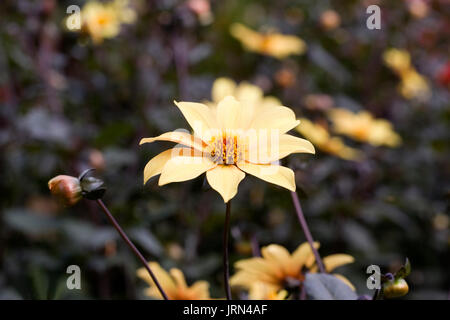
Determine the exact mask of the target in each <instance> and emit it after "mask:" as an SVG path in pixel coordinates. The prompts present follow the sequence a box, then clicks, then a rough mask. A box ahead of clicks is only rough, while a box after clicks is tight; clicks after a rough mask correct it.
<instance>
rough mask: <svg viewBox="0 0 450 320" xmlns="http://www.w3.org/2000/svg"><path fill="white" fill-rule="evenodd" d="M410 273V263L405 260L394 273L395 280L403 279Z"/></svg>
mask: <svg viewBox="0 0 450 320" xmlns="http://www.w3.org/2000/svg"><path fill="white" fill-rule="evenodd" d="M410 273H411V263H410V262H409V259H408V258H406V261H405V264H404V265H403V266H402V267H401V268H400V270H398V271H397V272H396V273H395V279H404V278H406V277H407V276H408V275H409V274H410Z"/></svg>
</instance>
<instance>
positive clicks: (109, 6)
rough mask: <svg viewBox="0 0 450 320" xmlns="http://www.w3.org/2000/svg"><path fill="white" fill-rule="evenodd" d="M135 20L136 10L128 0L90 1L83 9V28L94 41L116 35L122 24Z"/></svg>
mask: <svg viewBox="0 0 450 320" xmlns="http://www.w3.org/2000/svg"><path fill="white" fill-rule="evenodd" d="M135 20H136V12H135V11H134V10H133V9H132V8H130V7H129V1H128V0H115V1H111V2H106V3H103V2H98V1H89V2H87V3H86V4H85V5H84V6H83V9H82V10H81V21H82V25H83V28H84V30H86V32H87V33H88V34H89V35H90V36H91V38H92V41H93V42H94V43H101V42H102V41H103V40H104V39H107V38H114V37H116V36H117V35H118V34H119V32H120V27H121V24H123V23H133V22H135Z"/></svg>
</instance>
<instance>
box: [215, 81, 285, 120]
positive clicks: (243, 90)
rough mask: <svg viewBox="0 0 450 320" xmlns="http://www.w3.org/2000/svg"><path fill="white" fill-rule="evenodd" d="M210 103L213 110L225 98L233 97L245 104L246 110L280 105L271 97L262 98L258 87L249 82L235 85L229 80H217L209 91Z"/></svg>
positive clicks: (261, 92)
mask: <svg viewBox="0 0 450 320" xmlns="http://www.w3.org/2000/svg"><path fill="white" fill-rule="evenodd" d="M211 96H212V102H210V103H207V104H208V105H209V106H210V107H212V108H215V107H216V106H217V104H218V103H219V102H220V101H221V100H222V99H223V98H225V97H227V96H233V97H235V98H236V100H238V101H240V102H241V103H243V104H245V107H246V108H252V109H253V111H252V112H254V109H255V108H259V109H264V108H266V107H276V106H280V105H281V101H280V100H278V99H277V98H276V97H273V96H264V92H263V91H262V90H261V88H260V87H258V86H255V85H253V84H251V83H249V82H246V81H243V82H241V83H239V84H236V82H234V81H233V80H232V79H230V78H225V77H223V78H217V79H216V80H215V81H214V83H213V86H212V90H211Z"/></svg>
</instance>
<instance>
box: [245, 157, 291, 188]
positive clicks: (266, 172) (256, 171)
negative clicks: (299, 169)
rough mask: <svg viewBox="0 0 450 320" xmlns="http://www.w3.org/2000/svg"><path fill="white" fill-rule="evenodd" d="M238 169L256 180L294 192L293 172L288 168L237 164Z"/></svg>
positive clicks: (246, 163)
mask: <svg viewBox="0 0 450 320" xmlns="http://www.w3.org/2000/svg"><path fill="white" fill-rule="evenodd" d="M238 167H239V168H240V169H241V170H243V171H245V172H247V173H248V174H251V175H253V176H255V177H257V178H260V179H262V180H264V181H267V182H270V183H273V184H277V185H279V186H281V187H283V188H286V189H288V190H291V191H295V175H294V171H292V170H291V169H289V168H286V167H283V166H277V165H270V164H252V163H248V162H240V163H238Z"/></svg>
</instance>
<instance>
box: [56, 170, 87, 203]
mask: <svg viewBox="0 0 450 320" xmlns="http://www.w3.org/2000/svg"><path fill="white" fill-rule="evenodd" d="M48 188H49V189H50V192H51V193H52V194H53V195H54V196H55V197H57V199H58V200H59V201H60V202H61V203H63V204H64V205H65V206H73V205H74V204H75V203H77V202H78V201H79V200H80V199H81V197H82V195H81V186H80V180H78V178H75V177H72V176H66V175H59V176H56V177H54V178H52V179H51V180H50V181H49V182H48Z"/></svg>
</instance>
